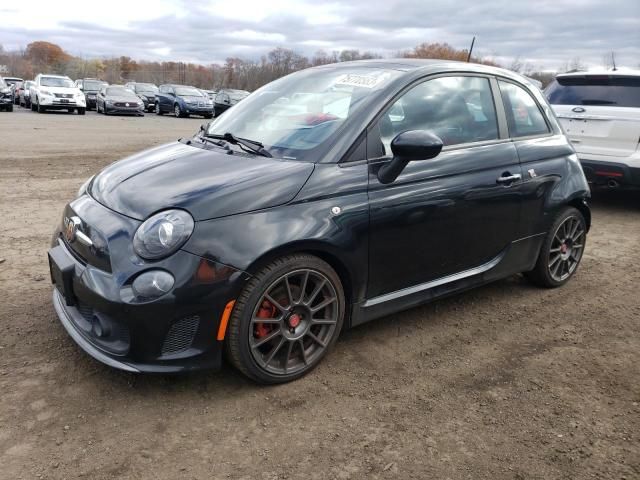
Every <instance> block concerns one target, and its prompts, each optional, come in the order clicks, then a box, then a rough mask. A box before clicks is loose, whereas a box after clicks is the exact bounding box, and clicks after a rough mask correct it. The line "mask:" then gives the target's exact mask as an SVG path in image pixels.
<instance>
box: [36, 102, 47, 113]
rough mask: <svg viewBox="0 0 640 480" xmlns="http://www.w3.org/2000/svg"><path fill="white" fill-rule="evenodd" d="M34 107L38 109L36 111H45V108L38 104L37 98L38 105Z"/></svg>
mask: <svg viewBox="0 0 640 480" xmlns="http://www.w3.org/2000/svg"><path fill="white" fill-rule="evenodd" d="M36 109H37V110H38V113H44V112H45V108H44V107H43V106H42V105H40V101H39V100H38V105H36Z"/></svg>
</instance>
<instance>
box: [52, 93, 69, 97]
mask: <svg viewBox="0 0 640 480" xmlns="http://www.w3.org/2000/svg"><path fill="white" fill-rule="evenodd" d="M53 95H54V96H55V97H56V98H73V94H72V93H54V94H53Z"/></svg>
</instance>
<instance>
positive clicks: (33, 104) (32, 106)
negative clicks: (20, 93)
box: [31, 102, 36, 112]
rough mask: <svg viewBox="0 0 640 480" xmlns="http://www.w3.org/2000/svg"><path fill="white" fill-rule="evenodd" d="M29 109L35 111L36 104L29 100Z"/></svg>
mask: <svg viewBox="0 0 640 480" xmlns="http://www.w3.org/2000/svg"><path fill="white" fill-rule="evenodd" d="M31 111H32V112H35V111H36V104H35V103H34V102H31Z"/></svg>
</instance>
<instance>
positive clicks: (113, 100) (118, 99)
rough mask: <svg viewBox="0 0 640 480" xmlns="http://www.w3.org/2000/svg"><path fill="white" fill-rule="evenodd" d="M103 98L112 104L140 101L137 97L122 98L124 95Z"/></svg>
mask: <svg viewBox="0 0 640 480" xmlns="http://www.w3.org/2000/svg"><path fill="white" fill-rule="evenodd" d="M105 98H106V99H107V100H111V101H112V102H129V103H138V102H139V101H140V99H139V98H138V97H135V96H134V97H132V96H124V95H107V96H106V97H105Z"/></svg>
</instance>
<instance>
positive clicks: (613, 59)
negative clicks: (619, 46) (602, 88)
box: [611, 50, 618, 72]
mask: <svg viewBox="0 0 640 480" xmlns="http://www.w3.org/2000/svg"><path fill="white" fill-rule="evenodd" d="M611 63H612V64H613V69H612V70H613V71H614V72H615V71H616V70H618V69H617V67H616V52H614V51H613V50H612V51H611Z"/></svg>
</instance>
